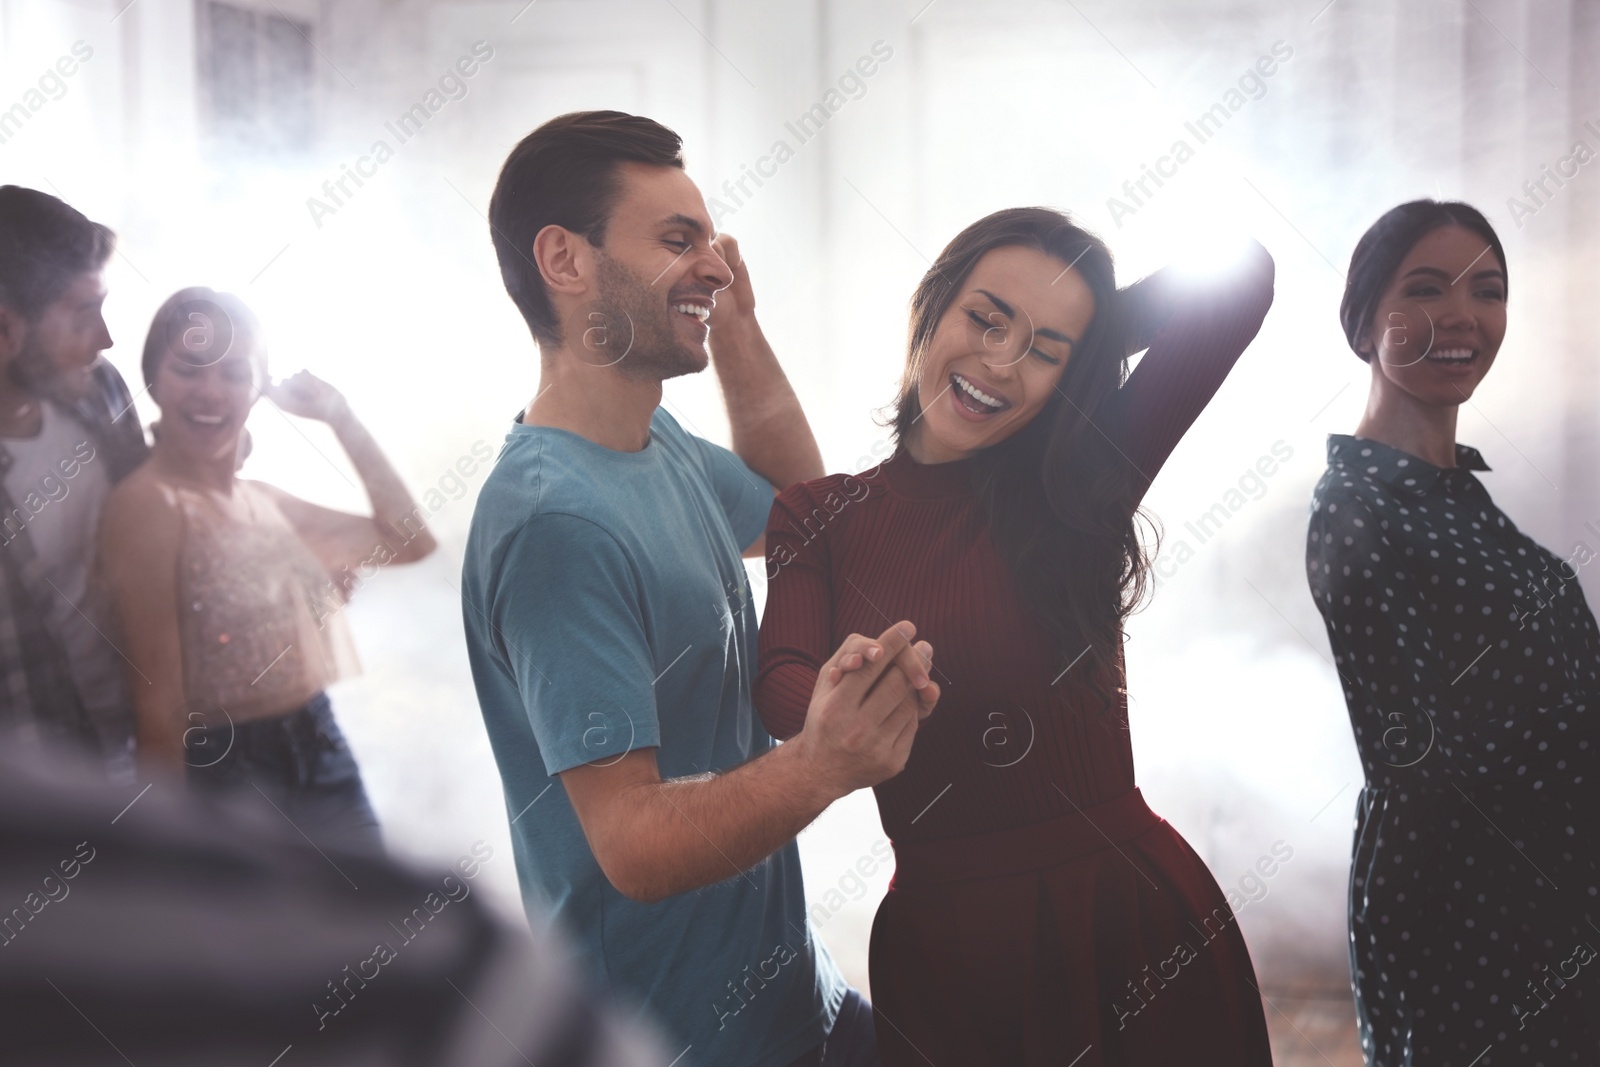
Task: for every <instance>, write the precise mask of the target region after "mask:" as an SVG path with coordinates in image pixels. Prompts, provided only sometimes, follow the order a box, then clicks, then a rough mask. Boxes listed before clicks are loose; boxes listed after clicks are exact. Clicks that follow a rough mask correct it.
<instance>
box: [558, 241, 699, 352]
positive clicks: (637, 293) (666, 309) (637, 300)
mask: <svg viewBox="0 0 1600 1067" xmlns="http://www.w3.org/2000/svg"><path fill="white" fill-rule="evenodd" d="M599 284H600V295H599V298H598V299H597V300H596V301H595V304H594V307H593V308H592V309H591V311H590V312H589V319H588V321H589V322H590V323H598V324H599V325H600V327H601V328H603V329H604V330H606V331H607V337H606V349H605V350H609V351H611V352H614V351H615V349H614V348H612V347H611V346H613V345H618V344H620V345H622V347H623V351H624V352H625V353H626V354H625V355H622V356H620V357H618V356H615V355H611V356H607V357H606V358H605V359H604V360H603V361H602V362H603V363H609V362H610V361H611V360H613V359H614V360H616V367H617V370H619V371H620V372H621V373H622V374H624V375H626V376H627V377H629V378H633V379H635V380H648V381H658V382H659V381H666V380H667V379H668V378H678V377H681V376H683V375H685V374H698V373H699V372H700V371H703V370H705V369H706V366H707V363H708V359H707V356H706V352H705V348H704V347H703V346H701V345H691V344H687V343H686V342H685V341H684V340H683V338H682V337H681V336H680V335H679V334H678V332H677V327H676V323H674V322H673V321H672V316H674V315H677V314H679V313H678V312H676V311H673V310H672V308H671V307H670V306H669V305H668V303H667V294H666V293H664V292H663V291H662V290H660V289H657V288H655V287H653V286H651V285H647V284H645V282H644V281H642V280H641V279H640V277H639V276H638V275H636V274H634V273H633V272H632V271H631V270H629V269H628V268H627V267H625V266H623V265H622V264H621V263H618V262H617V261H616V260H615V259H612V258H611V257H610V256H608V255H606V254H605V253H604V252H602V253H600V256H599ZM595 316H599V317H598V318H595ZM585 336H586V337H587V336H588V332H587V331H586V332H585ZM576 347H580V348H582V347H584V345H583V344H582V343H581V342H580V344H579V345H578V346H576ZM605 350H602V351H605Z"/></svg>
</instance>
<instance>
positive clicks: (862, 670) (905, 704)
mask: <svg viewBox="0 0 1600 1067" xmlns="http://www.w3.org/2000/svg"><path fill="white" fill-rule="evenodd" d="M915 636H916V627H915V626H913V625H912V624H911V623H909V622H898V623H896V624H895V625H893V626H891V627H889V629H887V630H885V631H884V632H883V633H882V634H881V635H880V636H879V637H877V638H876V639H873V638H867V637H863V636H861V635H860V634H851V635H850V636H849V637H847V638H846V639H845V641H844V643H843V644H842V645H840V646H839V649H838V651H836V652H835V653H834V654H833V657H832V658H831V659H829V660H828V662H827V663H825V664H823V666H822V670H821V671H819V672H818V674H817V685H816V689H815V690H814V691H813V692H812V696H811V706H810V708H809V709H808V710H807V712H806V724H805V727H804V728H803V729H802V730H801V731H800V733H799V734H797V735H796V736H795V737H794V739H793V740H791V741H790V742H789V744H790V745H794V746H797V747H799V748H800V749H801V751H802V754H803V758H804V759H805V760H806V761H807V762H808V763H809V764H810V765H811V766H812V767H813V768H814V769H815V772H816V774H817V775H818V776H819V778H820V779H821V780H822V781H823V782H825V783H827V784H828V787H829V789H830V791H831V792H834V793H837V794H838V795H840V796H843V795H844V794H846V793H849V792H853V791H854V790H856V789H860V788H863V787H865V786H872V785H877V784H878V783H879V782H882V781H884V780H886V779H889V778H893V777H894V776H895V775H897V774H899V773H900V772H901V771H902V770H904V769H905V765H906V760H907V758H909V756H910V755H911V743H912V741H913V740H914V739H915V738H916V733H917V725H918V723H920V722H921V721H922V720H923V719H925V718H927V716H928V714H929V713H930V712H932V711H933V706H934V704H936V703H937V702H938V700H939V686H938V684H937V683H936V682H934V681H932V680H931V679H930V678H929V677H928V668H929V666H930V665H931V663H932V657H933V648H932V646H930V645H929V644H928V643H927V642H926V641H923V642H918V643H917V644H912V640H911V639H912V638H913V637H915Z"/></svg>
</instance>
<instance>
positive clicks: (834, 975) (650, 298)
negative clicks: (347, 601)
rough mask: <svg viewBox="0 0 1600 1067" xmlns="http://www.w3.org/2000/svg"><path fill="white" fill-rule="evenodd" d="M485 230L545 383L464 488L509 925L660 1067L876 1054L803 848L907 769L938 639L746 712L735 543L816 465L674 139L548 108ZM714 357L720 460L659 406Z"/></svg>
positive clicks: (853, 644) (834, 664)
mask: <svg viewBox="0 0 1600 1067" xmlns="http://www.w3.org/2000/svg"><path fill="white" fill-rule="evenodd" d="M489 224H490V230H491V233H492V234H493V238H494V243H495V250H496V253H497V255H498V257H499V261H500V269H501V274H502V276H503V277H504V279H505V284H506V289H507V291H508V292H509V293H510V295H511V298H512V300H513V301H514V302H515V303H516V305H517V307H518V309H519V310H520V311H521V312H522V315H523V317H524V318H525V319H526V320H527V322H528V326H529V328H530V330H531V331H532V333H533V336H534V339H535V340H536V341H537V343H538V345H539V349H540V356H541V382H540V388H539V391H538V394H537V395H536V396H535V397H534V399H533V400H532V402H531V403H529V405H528V406H527V408H526V410H525V411H523V412H522V413H521V414H520V415H519V416H518V418H517V420H516V422H514V423H513V425H512V427H511V431H510V433H509V434H508V435H507V437H506V442H505V445H504V447H503V448H502V449H501V452H500V456H499V458H498V460H497V461H496V464H495V468H494V470H493V472H492V473H491V474H490V475H489V478H488V480H487V481H486V482H485V484H484V487H483V491H482V493H481V495H480V496H479V499H478V505H477V510H476V512H475V514H474V515H473V521H472V531H471V534H470V537H469V540H468V544H467V552H466V562H465V565H464V568H463V576H462V600H463V616H464V618H465V623H466V631H467V647H468V653H469V655H470V657H471V661H472V671H473V679H474V681H475V683H476V686H477V690H478V700H479V703H480V705H481V706H482V709H483V717H484V722H485V724H486V725H487V727H488V732H489V739H490V742H491V744H492V745H493V747H494V752H495V759H496V761H497V762H498V764H499V767H500V775H501V778H502V781H503V784H504V788H505V794H506V802H507V813H508V815H509V817H510V819H511V830H512V841H513V844H514V846H515V851H516V855H517V872H518V876H519V878H520V880H521V884H522V890H523V896H524V900H525V902H526V903H527V905H528V907H529V914H530V918H534V919H535V920H536V921H537V919H538V917H539V916H542V915H544V914H547V913H551V914H553V915H554V916H555V917H556V919H558V920H559V921H561V922H562V923H563V924H564V925H565V927H566V928H567V930H568V932H569V933H570V934H571V935H572V936H573V937H574V938H575V939H576V941H577V947H578V951H579V952H580V954H581V955H582V962H583V963H584V964H585V965H586V966H587V967H588V969H589V971H590V973H591V975H592V976H593V978H594V979H595V981H596V982H597V983H598V984H599V985H600V987H601V988H602V989H604V990H607V991H608V992H610V993H612V994H613V995H615V996H616V997H617V998H618V999H620V1000H622V1001H624V1002H626V1003H629V1004H633V1005H637V1006H639V1007H641V1008H643V1009H644V1010H647V1011H648V1012H649V1013H650V1014H651V1015H652V1016H653V1018H654V1020H655V1022H656V1023H657V1025H659V1026H661V1027H664V1028H665V1030H666V1032H667V1033H668V1035H669V1037H670V1038H671V1039H672V1040H673V1041H675V1042H676V1044H675V1046H674V1047H673V1049H672V1050H671V1051H672V1052H674V1053H676V1054H677V1055H678V1060H677V1061H675V1062H676V1063H677V1064H679V1065H680V1067H688V1065H690V1064H696V1065H727V1067H789V1065H791V1064H829V1065H832V1064H840V1065H855V1064H875V1063H876V1062H877V1057H876V1051H875V1046H874V1043H873V1017H872V1012H871V1009H870V1007H868V1006H867V1005H866V1004H865V1002H864V1001H862V1000H861V998H860V997H859V996H857V995H856V994H855V993H854V992H853V991H851V990H849V989H848V988H847V987H846V986H845V984H844V982H843V981H842V979H841V978H840V976H839V973H838V971H837V970H836V969H835V967H834V965H833V962H832V960H831V959H830V958H829V957H828V953H827V951H826V949H824V948H823V947H822V946H821V945H820V944H819V943H817V942H816V941H814V940H813V938H812V936H811V933H810V929H809V926H808V924H807V918H806V912H805V901H804V894H803V890H802V888H801V881H800V867H799V856H798V851H797V849H796V847H795V843H794V836H795V834H796V833H798V832H799V831H800V830H802V829H803V828H804V827H805V826H806V825H807V824H809V823H810V822H811V821H812V820H813V819H815V818H816V817H817V815H819V814H820V813H821V812H822V810H823V809H824V808H826V807H827V806H828V805H829V804H830V803H832V802H833V801H834V800H836V799H837V798H839V797H841V796H844V795H845V794H847V793H849V792H851V791H853V790H855V789H858V788H862V787H864V786H871V785H875V784H877V783H878V782H880V781H883V780H884V779H887V778H890V777H892V776H893V775H895V774H898V773H899V772H900V770H901V769H902V768H903V767H904V765H905V761H906V757H907V756H908V754H909V752H910V746H911V743H912V739H913V737H914V736H915V733H916V727H917V724H918V722H920V720H921V719H922V718H924V717H925V716H926V715H927V714H928V713H929V712H930V711H931V710H932V708H933V705H934V702H935V701H936V700H937V699H938V687H937V686H936V685H935V684H933V683H932V682H931V681H929V679H928V669H929V663H930V662H931V656H932V649H931V648H929V647H928V646H927V644H926V642H918V643H916V644H912V643H911V641H912V638H913V637H914V636H915V631H914V628H913V627H912V625H911V624H910V623H909V622H904V621H902V622H899V623H896V624H895V625H893V626H891V627H890V628H889V629H888V630H886V631H885V632H884V633H883V634H882V635H879V636H877V637H864V636H861V635H851V636H850V637H849V638H848V639H847V640H846V641H845V642H844V644H843V645H841V647H840V648H839V650H838V651H837V652H836V653H835V655H834V656H833V658H832V659H830V660H829V662H828V664H827V665H826V668H825V669H824V671H823V672H822V674H821V677H820V678H819V680H818V684H817V689H816V692H815V694H814V695H813V699H812V704H811V707H810V710H809V713H808V716H807V719H806V724H805V727H804V729H803V730H802V731H801V733H800V734H799V735H797V736H796V737H795V738H794V739H793V740H792V741H790V742H789V743H787V744H784V745H782V746H778V745H775V743H774V742H773V740H772V738H771V737H770V736H768V734H767V733H766V731H765V730H763V729H762V726H761V723H760V720H759V719H758V718H757V716H756V715H755V713H754V709H753V708H752V706H751V702H750V683H751V679H752V677H753V675H754V673H755V650H756V620H755V617H754V614H755V613H754V611H753V610H752V608H751V604H750V589H749V582H748V580H747V577H746V574H745V570H744V565H743V563H742V562H741V560H740V556H741V555H744V556H760V555H762V554H763V551H764V542H765V536H764V532H763V531H764V529H765V521H766V517H767V513H768V511H769V509H770V507H771V504H772V497H773V494H774V493H775V492H776V490H775V488H774V486H784V485H788V484H791V483H793V482H795V481H799V480H802V479H807V478H814V477H819V476H820V475H821V474H822V462H821V456H820V454H819V452H818V451H817V446H816V442H815V441H814V440H813V439H812V436H811V432H810V429H809V427H808V426H807V424H806V420H805V415H804V414H803V413H802V412H801V410H800V405H799V402H798V401H797V400H796V398H795V395H794V392H793V391H792V390H791V389H790V387H789V384H788V382H787V380H786V379H785V378H784V375H783V372H782V370H781V369H780V368H779V366H778V363H777V360H776V359H775V357H774V356H773V354H772V350H771V348H770V347H769V346H768V345H767V344H766V342H765V340H764V338H763V337H762V334H761V331H760V329H759V327H758V326H757V325H756V322H755V316H754V303H755V301H754V297H753V296H752V295H751V290H750V282H749V276H748V274H747V273H746V271H745V270H744V267H743V265H742V263H741V262H740V260H739V256H738V249H737V246H736V245H735V244H734V243H733V241H732V239H731V238H728V237H726V236H723V237H718V236H717V235H716V233H715V228H714V225H713V223H712V221H711V219H710V218H709V216H708V214H707V212H706V208H705V203H704V200H703V198H702V197H701V195H700V192H699V190H698V189H697V188H696V187H695V184H694V183H693V182H692V181H690V180H689V178H688V176H687V175H686V174H685V173H684V171H683V158H682V146H681V142H680V140H679V138H678V136H677V135H676V134H674V133H673V132H672V131H671V130H668V129H666V128H665V127H663V126H660V125H659V124H657V123H655V122H652V121H651V120H649V119H646V118H641V117H638V116H633V115H625V114H621V113H619V112H614V111H594V112H578V113H574V114H569V115H563V116H561V117H560V118H557V119H553V120H551V121H550V122H548V123H546V124H545V125H543V126H541V127H540V128H539V129H537V130H535V131H534V132H533V133H531V134H529V135H528V136H527V137H526V138H524V139H523V140H522V142H521V143H519V144H518V145H517V147H516V148H515V149H514V150H513V151H512V152H511V155H510V157H509V158H508V159H507V160H506V163H505V166H504V168H503V169H502V171H501V174H500V178H499V182H498V184H497V185H496V188H495V192H494V197H493V199H492V200H491V202H490V206H489ZM730 263H732V264H733V266H732V267H730V266H729V264H730ZM718 292H723V294H724V295H723V299H722V301H721V302H720V304H716V305H715V306H716V310H715V314H714V315H713V313H712V309H713V306H714V303H715V302H714V301H713V299H712V298H713V294H715V293H718ZM713 330H714V332H713ZM708 335H709V337H710V342H711V355H709V356H708V353H707V347H706V346H707V341H708ZM712 356H714V359H713V358H712ZM708 363H714V365H715V368H716V371H717V377H718V380H719V382H720V384H721V386H722V390H723V393H724V397H725V400H726V402H727V407H728V417H729V422H730V426H731V430H732V437H733V450H732V451H729V450H727V449H724V448H720V447H718V446H716V445H713V444H710V443H709V442H706V441H704V440H701V439H700V438H698V437H696V436H693V435H691V434H689V433H687V432H685V431H684V429H683V428H682V427H681V426H679V424H678V420H676V419H674V418H673V417H672V416H671V415H670V414H668V413H667V412H666V411H665V410H663V409H662V408H661V407H660V404H661V383H662V382H663V381H664V380H665V379H667V378H671V377H675V376H678V375H682V374H691V373H695V372H698V371H700V370H703V369H705V367H706V366H707V365H708ZM556 777H559V779H560V785H561V788H559V789H557V788H554V785H555V782H554V781H553V780H552V779H553V778H556ZM680 1050H681V1051H680Z"/></svg>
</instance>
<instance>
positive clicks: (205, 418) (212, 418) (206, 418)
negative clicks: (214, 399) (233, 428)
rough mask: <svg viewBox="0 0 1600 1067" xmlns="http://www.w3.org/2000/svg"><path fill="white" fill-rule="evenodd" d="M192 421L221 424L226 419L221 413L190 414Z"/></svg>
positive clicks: (212, 424)
mask: <svg viewBox="0 0 1600 1067" xmlns="http://www.w3.org/2000/svg"><path fill="white" fill-rule="evenodd" d="M189 421H190V422H198V423H199V424H200V425H201V426H221V425H222V423H223V422H224V421H225V420H224V419H223V417H222V416H221V415H190V416H189Z"/></svg>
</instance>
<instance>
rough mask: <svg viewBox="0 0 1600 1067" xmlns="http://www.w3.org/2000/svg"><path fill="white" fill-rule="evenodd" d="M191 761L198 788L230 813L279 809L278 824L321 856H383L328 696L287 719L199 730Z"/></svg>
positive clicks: (192, 736)
mask: <svg viewBox="0 0 1600 1067" xmlns="http://www.w3.org/2000/svg"><path fill="white" fill-rule="evenodd" d="M184 760H185V762H186V763H187V764H188V772H187V775H188V780H189V783H190V785H193V786H196V787H198V788H199V789H201V790H204V791H205V793H207V794H208V795H210V796H211V797H213V798H214V799H215V800H218V801H221V802H222V803H224V804H227V805H230V806H232V805H242V806H247V807H256V808H267V811H268V812H270V811H271V810H272V809H273V808H275V809H276V810H277V813H278V814H277V816H274V818H277V819H279V821H281V820H282V819H287V820H288V821H289V823H290V824H291V825H292V826H293V827H294V828H295V829H296V830H298V831H299V832H300V834H301V835H303V836H304V837H305V838H306V839H307V840H309V841H311V843H312V844H314V845H316V846H317V847H318V848H334V849H339V850H342V851H354V852H381V851H382V850H383V838H382V836H381V834H380V833H379V831H378V817H377V816H376V815H375V814H373V811H372V805H371V804H370V803H368V801H367V791H366V788H365V787H364V786H363V785H362V784H361V769H360V768H359V767H357V766H356V761H355V757H354V756H352V755H351V753H350V747H349V746H348V745H347V744H345V740H344V734H342V733H341V732H340V731H339V724H338V723H336V722H334V721H333V709H332V706H331V705H330V704H329V703H328V696H327V694H326V693H318V694H317V695H316V696H314V697H312V698H311V700H310V701H309V702H308V703H307V704H306V705H305V707H303V708H301V709H300V710H299V711H294V712H290V713H289V714H287V715H279V716H274V717H272V718H270V719H253V720H251V721H248V722H241V723H234V722H231V721H227V720H226V717H224V721H223V722H221V723H216V722H210V723H206V724H204V725H196V726H191V727H190V728H189V729H188V730H187V731H186V732H185V734H184ZM269 804H270V805H271V807H270V808H268V807H267V806H268V805H269Z"/></svg>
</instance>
